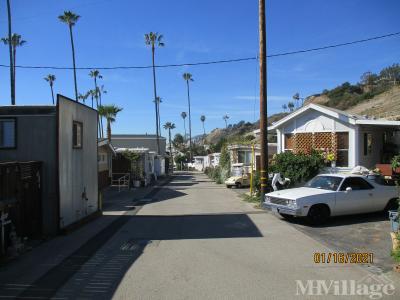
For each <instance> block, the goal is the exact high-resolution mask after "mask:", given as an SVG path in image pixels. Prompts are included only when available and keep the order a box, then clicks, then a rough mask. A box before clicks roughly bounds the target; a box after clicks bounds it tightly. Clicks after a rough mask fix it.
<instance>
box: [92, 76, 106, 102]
mask: <svg viewBox="0 0 400 300" xmlns="http://www.w3.org/2000/svg"><path fill="white" fill-rule="evenodd" d="M89 76H90V77H92V78H93V79H94V89H95V90H97V89H98V86H97V78H99V79H101V78H103V76H102V75H100V72H99V70H91V71H90V73H89ZM97 96H98V97H99V100H100V102H99V105H101V92H100V91H99V93H98V95H97Z"/></svg>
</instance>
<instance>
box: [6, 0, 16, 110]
mask: <svg viewBox="0 0 400 300" xmlns="http://www.w3.org/2000/svg"><path fill="white" fill-rule="evenodd" d="M7 15H8V40H9V41H11V32H12V29H11V23H12V22H11V5H10V0H7ZM8 51H9V53H10V84H11V105H15V90H14V86H15V85H14V66H13V63H14V60H13V51H12V45H11V43H8Z"/></svg>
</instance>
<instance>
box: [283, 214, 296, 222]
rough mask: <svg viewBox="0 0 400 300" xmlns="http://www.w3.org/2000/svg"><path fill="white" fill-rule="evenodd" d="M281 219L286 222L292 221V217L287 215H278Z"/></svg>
mask: <svg viewBox="0 0 400 300" xmlns="http://www.w3.org/2000/svg"><path fill="white" fill-rule="evenodd" d="M280 215H281V217H282V218H284V219H285V220H286V221H293V219H294V216H292V215H287V214H280Z"/></svg>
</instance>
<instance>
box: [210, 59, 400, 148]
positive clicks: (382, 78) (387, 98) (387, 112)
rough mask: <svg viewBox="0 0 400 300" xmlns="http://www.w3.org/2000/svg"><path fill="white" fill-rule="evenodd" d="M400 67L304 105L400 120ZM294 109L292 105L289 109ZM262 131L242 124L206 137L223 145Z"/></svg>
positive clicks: (315, 97)
mask: <svg viewBox="0 0 400 300" xmlns="http://www.w3.org/2000/svg"><path fill="white" fill-rule="evenodd" d="M399 83H400V65H399V64H393V65H391V66H388V67H386V68H384V69H382V70H381V71H380V72H379V73H377V74H374V73H371V72H365V73H364V74H362V75H361V77H360V82H357V83H355V84H350V83H349V82H345V83H343V84H341V85H339V86H337V87H335V88H333V89H331V90H324V91H323V92H322V93H321V94H316V95H311V96H309V97H307V98H306V99H305V101H304V105H307V104H309V103H315V104H321V105H325V106H328V107H333V108H337V109H340V110H344V111H347V112H350V113H353V114H358V115H368V116H370V117H375V118H385V119H391V120H400V85H399ZM287 107H289V108H292V110H293V107H295V105H294V103H293V102H292V101H291V102H289V103H288V104H287V105H286V108H287ZM287 114H288V113H287V112H282V113H277V114H274V115H272V116H269V117H268V123H269V124H271V123H274V122H276V121H278V120H280V119H282V118H283V117H284V116H286V115H287ZM258 128H259V122H258V121H257V122H255V123H250V122H247V123H246V122H245V121H241V122H239V123H237V124H234V125H229V126H228V128H226V129H221V128H216V129H214V130H212V131H211V132H210V133H209V134H208V135H207V143H209V144H214V145H215V144H218V143H219V144H220V143H221V141H222V140H227V141H234V140H238V139H243V138H245V136H246V135H248V134H249V133H251V132H252V131H253V130H255V129H258Z"/></svg>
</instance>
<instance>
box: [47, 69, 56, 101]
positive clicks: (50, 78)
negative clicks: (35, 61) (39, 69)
mask: <svg viewBox="0 0 400 300" xmlns="http://www.w3.org/2000/svg"><path fill="white" fill-rule="evenodd" d="M44 80H46V81H47V82H48V83H49V85H50V90H51V98H52V99H53V105H54V91H53V85H54V81H56V75H53V74H49V75H47V76H46V77H45V78H44Z"/></svg>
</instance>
